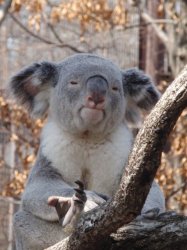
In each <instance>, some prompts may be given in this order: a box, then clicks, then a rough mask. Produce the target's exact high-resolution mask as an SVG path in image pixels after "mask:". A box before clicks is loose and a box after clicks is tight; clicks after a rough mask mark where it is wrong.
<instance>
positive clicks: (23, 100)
mask: <svg viewBox="0 0 187 250" xmlns="http://www.w3.org/2000/svg"><path fill="white" fill-rule="evenodd" d="M57 81H58V71H57V66H56V65H55V64H53V63H49V62H41V63H34V64H33V65H31V66H29V67H26V68H24V69H22V70H21V71H20V72H18V73H17V74H16V75H15V76H13V77H12V79H11V80H10V89H11V92H12V93H13V95H14V97H15V98H16V100H17V101H18V103H20V104H23V105H24V106H26V108H27V109H28V110H29V111H30V112H31V114H32V115H34V116H41V115H43V114H44V113H45V112H46V111H47V109H48V106H49V96H50V90H51V88H52V87H54V86H55V85H56V84H57Z"/></svg>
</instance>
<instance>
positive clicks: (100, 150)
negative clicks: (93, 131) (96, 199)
mask: <svg viewBox="0 0 187 250" xmlns="http://www.w3.org/2000/svg"><path fill="white" fill-rule="evenodd" d="M131 145H132V135H131V132H130V131H129V130H128V129H127V127H126V126H125V125H123V124H122V125H120V126H119V127H118V128H117V129H116V130H115V131H114V132H113V133H111V134H110V135H109V136H108V137H106V138H105V139H103V140H98V141H97V140H95V141H94V142H89V141H86V140H85V139H78V138H74V137H72V136H70V135H68V134H66V133H64V132H62V131H60V130H59V128H58V127H57V126H56V124H55V123H53V122H48V123H47V124H46V126H45V128H44V129H43V133H42V152H43V154H44V155H45V156H46V157H47V158H48V159H49V160H50V161H51V162H52V164H53V166H54V167H55V168H57V169H58V170H59V171H60V173H61V174H62V176H63V178H64V181H66V182H67V183H69V184H71V185H74V182H75V181H76V180H82V181H84V182H85V183H86V188H87V189H89V190H92V191H97V192H100V193H103V194H107V195H112V194H113V192H114V191H115V190H116V188H117V187H118V184H119V180H120V177H121V173H122V171H123V168H124V166H125V163H126V161H127V159H128V155H129V153H130V150H131Z"/></svg>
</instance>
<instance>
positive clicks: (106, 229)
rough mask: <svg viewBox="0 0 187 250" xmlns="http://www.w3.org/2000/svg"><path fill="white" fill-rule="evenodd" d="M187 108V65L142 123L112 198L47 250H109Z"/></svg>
mask: <svg viewBox="0 0 187 250" xmlns="http://www.w3.org/2000/svg"><path fill="white" fill-rule="evenodd" d="M186 107H187V66H186V67H185V68H184V70H183V71H182V72H181V73H180V74H179V76H178V77H177V78H176V79H175V80H174V82H173V83H172V84H171V85H170V86H169V87H168V89H167V90H166V91H165V93H164V94H163V96H162V97H161V99H160V100H159V102H158V103H157V104H156V106H155V108H154V109H153V110H152V112H151V113H150V115H149V116H148V117H147V119H146V120H145V122H144V125H143V127H142V129H141V130H140V131H139V133H138V135H137V137H136V140H135V143H134V147H133V150H132V153H131V155H130V157H129V161H128V164H127V166H126V167H125V172H124V175H123V177H122V180H121V184H120V187H119V189H118V191H117V192H116V194H115V196H114V197H113V199H112V200H111V201H109V202H107V203H105V204H103V205H102V206H100V207H98V208H95V209H94V210H92V211H90V212H88V213H85V214H83V215H82V217H81V218H80V221H79V223H78V225H77V227H76V229H75V231H74V232H73V234H72V235H71V236H70V237H69V238H68V239H65V240H64V241H61V242H60V243H58V244H57V245H55V246H53V247H50V248H48V250H59V249H61V250H65V249H68V250H69V249H71V250H74V249H76V250H79V249H81V250H84V249H89V250H92V249H110V246H109V244H111V240H110V234H111V233H114V232H116V231H117V229H119V228H120V227H122V226H123V225H124V224H127V223H129V222H131V221H132V220H133V219H134V218H135V217H136V216H137V215H139V214H140V212H141V209H142V207H143V204H144V202H145V199H146V197H147V194H148V192H149V189H150V187H151V184H152V181H153V179H154V177H155V174H156V171H157V169H158V167H159V165H160V159H161V153H162V150H163V147H164V145H165V143H166V140H167V138H168V135H169V134H170V132H171V131H172V129H173V127H174V125H175V123H176V121H177V119H178V117H179V116H180V114H181V112H182V111H183V110H184V109H185V108H186Z"/></svg>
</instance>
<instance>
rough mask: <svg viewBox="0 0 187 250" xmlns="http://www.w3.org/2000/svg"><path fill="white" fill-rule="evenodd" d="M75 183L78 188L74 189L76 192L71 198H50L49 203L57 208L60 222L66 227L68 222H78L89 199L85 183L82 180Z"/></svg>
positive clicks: (73, 223)
mask: <svg viewBox="0 0 187 250" xmlns="http://www.w3.org/2000/svg"><path fill="white" fill-rule="evenodd" d="M75 183H76V184H77V185H78V188H75V189H74V190H75V194H74V195H73V196H72V197H71V198H69V197H68V198H67V197H62V196H50V197H49V199H48V204H49V205H50V206H53V207H55V208H56V211H57V214H58V217H59V223H60V224H61V225H62V227H66V226H67V225H68V224H72V225H75V224H76V222H77V220H78V218H79V216H80V214H81V212H82V211H83V209H84V205H85V203H86V200H87V197H86V194H85V192H84V185H83V183H82V182H81V181H76V182H75Z"/></svg>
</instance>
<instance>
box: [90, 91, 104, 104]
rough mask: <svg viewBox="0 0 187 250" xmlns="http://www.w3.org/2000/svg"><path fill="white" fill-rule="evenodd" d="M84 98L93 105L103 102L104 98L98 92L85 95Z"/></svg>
mask: <svg viewBox="0 0 187 250" xmlns="http://www.w3.org/2000/svg"><path fill="white" fill-rule="evenodd" d="M86 100H87V101H88V102H89V103H91V102H93V103H94V104H95V105H97V104H101V103H103V102H104V101H105V98H104V96H102V95H98V93H92V95H89V96H87V98H86Z"/></svg>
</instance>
